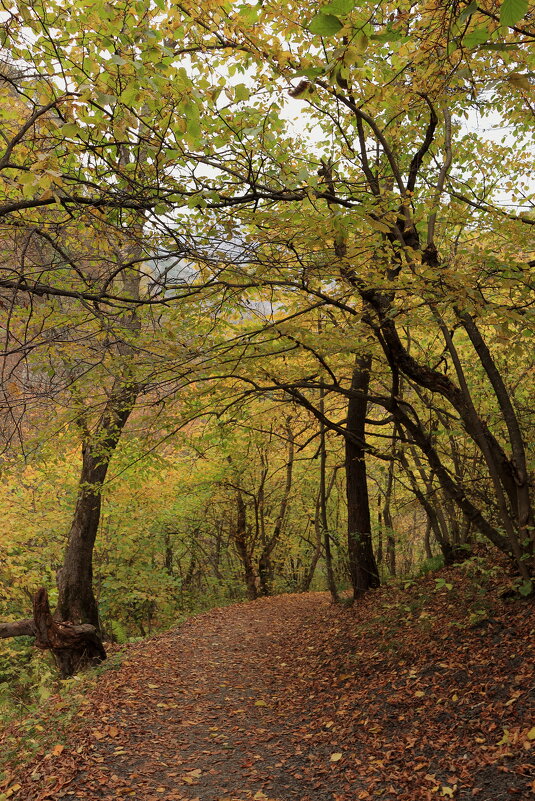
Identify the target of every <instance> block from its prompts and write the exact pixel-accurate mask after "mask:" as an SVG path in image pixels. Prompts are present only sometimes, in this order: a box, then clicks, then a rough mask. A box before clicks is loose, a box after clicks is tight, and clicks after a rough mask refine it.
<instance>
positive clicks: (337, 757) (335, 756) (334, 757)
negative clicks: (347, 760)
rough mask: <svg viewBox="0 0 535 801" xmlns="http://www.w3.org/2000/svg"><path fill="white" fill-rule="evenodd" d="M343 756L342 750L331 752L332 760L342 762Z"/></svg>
mask: <svg viewBox="0 0 535 801" xmlns="http://www.w3.org/2000/svg"><path fill="white" fill-rule="evenodd" d="M342 757H343V754H341V753H340V752H338V753H337V754H331V762H340V760H341V759H342Z"/></svg>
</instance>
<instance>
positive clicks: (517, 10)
mask: <svg viewBox="0 0 535 801" xmlns="http://www.w3.org/2000/svg"><path fill="white" fill-rule="evenodd" d="M528 5H529V0H503V3H502V7H501V8H500V22H501V24H502V25H508V26H511V25H516V23H517V22H519V21H520V20H521V19H522V17H525V16H526V14H527V13H528Z"/></svg>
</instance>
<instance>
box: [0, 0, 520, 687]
mask: <svg viewBox="0 0 535 801" xmlns="http://www.w3.org/2000/svg"><path fill="white" fill-rule="evenodd" d="M2 8H3V11H2V12H1V16H0V24H1V26H2V48H3V57H2V62H1V65H0V93H1V94H0V116H1V121H2V131H1V136H2V152H1V153H0V182H1V183H0V192H1V195H2V197H1V201H0V217H1V219H2V235H1V240H0V241H1V245H2V250H3V259H2V266H1V267H0V292H1V295H0V297H1V304H2V334H3V356H2V370H3V377H4V381H3V388H2V404H1V410H2V432H3V444H4V459H5V467H4V470H5V473H6V478H7V481H6V485H5V490H4V499H3V501H2V505H3V508H4V509H6V510H7V512H6V514H8V515H9V520H10V530H9V531H8V532H6V534H4V535H3V538H4V539H5V545H4V547H6V549H7V551H8V553H9V560H8V562H7V563H6V567H5V568H3V570H5V576H4V577H3V579H2V584H3V585H5V587H6V588H7V589H6V591H5V595H6V600H5V608H4V610H3V612H4V613H5V614H6V615H9V616H10V617H11V616H13V617H15V616H17V617H18V616H20V614H21V613H22V612H23V609H22V608H21V601H22V597H23V596H24V592H26V593H30V591H31V588H30V584H32V583H34V582H35V578H34V576H35V571H36V570H37V572H40V573H41V574H42V576H43V582H44V583H45V584H47V586H48V588H49V590H50V591H51V592H52V593H53V595H54V600H55V601H56V600H57V617H58V619H59V620H60V621H72V622H73V623H75V624H77V625H82V626H83V625H88V624H90V625H91V626H93V628H94V630H95V631H96V632H98V631H99V629H101V628H102V627H104V628H105V629H106V627H107V628H108V631H109V630H111V629H112V628H113V626H115V628H116V629H117V630H118V627H121V626H122V627H124V626H133V627H135V626H137V627H138V629H139V630H140V631H142V632H144V631H146V629H147V628H150V627H151V626H152V625H153V623H154V620H156V621H160V622H164V621H165V620H168V619H169V618H170V617H172V615H173V614H174V612H175V611H176V609H177V608H181V606H182V607H183V606H184V604H186V605H187V603H188V601H187V595H188V593H190V592H191V591H192V588H194V587H197V589H199V588H202V587H203V586H204V587H205V588H206V587H214V586H217V587H219V588H220V589H221V588H223V587H226V588H227V590H228V594H229V597H236V596H237V594H239V592H240V591H242V590H240V589H238V587H239V586H242V587H243V591H245V592H246V593H247V594H248V596H249V597H255V596H256V595H257V594H259V593H261V594H267V593H271V592H273V591H276V590H281V589H287V588H294V589H295V588H299V589H306V588H308V587H310V586H311V583H312V582H313V580H314V578H313V577H314V574H315V572H316V571H317V572H316V575H319V573H320V569H319V568H318V565H320V567H321V573H322V575H323V574H324V575H325V580H327V579H328V583H329V587H330V589H331V592H332V594H333V597H336V593H337V589H336V584H337V582H338V584H339V585H342V584H343V583H344V581H347V580H349V582H350V583H351V586H352V589H353V593H354V595H355V597H358V596H360V595H361V594H362V593H364V592H366V591H367V590H369V589H372V588H374V587H376V586H378V584H379V582H380V581H381V580H382V579H384V578H386V577H387V576H388V575H389V574H390V575H392V574H395V573H396V572H401V574H408V573H410V571H411V570H414V569H416V567H417V565H418V564H419V563H420V562H421V561H423V559H424V558H425V557H427V558H428V559H431V558H434V557H435V556H436V555H437V554H438V553H440V555H441V556H442V558H443V559H444V560H446V562H448V563H451V562H453V561H455V560H459V559H461V558H462V557H463V556H465V555H466V554H467V553H468V552H469V551H470V550H471V549H473V547H474V545H475V543H476V541H483V542H485V543H487V544H489V547H490V546H491V547H494V548H497V549H499V550H500V551H502V552H503V553H505V554H506V555H507V556H508V557H509V559H510V561H511V563H512V564H513V565H514V568H515V570H516V571H517V573H518V581H517V586H518V588H519V590H520V591H521V592H522V593H523V594H529V593H530V592H531V591H532V581H531V580H532V575H533V556H534V544H535V533H534V519H533V503H532V491H533V486H532V481H533V452H532V451H530V448H529V445H530V442H531V443H532V442H533V419H532V415H531V394H532V389H533V385H532V377H533V356H532V353H533V348H531V347H530V345H531V342H532V339H533V267H534V265H535V257H534V255H533V250H534V238H533V234H534V228H533V225H534V224H535V214H534V199H535V184H534V180H533V166H532V160H531V161H530V158H529V157H530V155H532V146H531V145H532V143H531V140H530V133H531V131H532V127H533V114H534V109H533V101H532V92H531V89H532V86H533V77H534V75H535V71H534V63H533V60H534V56H533V47H532V45H533V39H534V38H535V33H534V32H533V26H532V21H533V11H534V9H533V7H532V6H531V5H530V4H529V2H528V0H503V2H497V1H496V0H485V1H484V2H481V3H478V2H471V3H466V2H465V3H457V2H455V3H454V2H451V3H450V2H440V3H439V2H434V1H432V2H424V1H423V0H422V2H416V3H414V2H411V3H409V2H404V0H397V1H396V2H387V1H386V0H381V2H379V3H377V4H375V5H369V4H368V5H366V4H365V5H362V4H359V3H356V2H353V0H332V2H330V3H327V4H321V3H313V4H311V5H309V6H308V7H307V8H306V9H303V7H302V4H299V3H296V2H284V3H282V2H279V0H264V2H259V3H257V4H253V3H248V2H240V3H237V2H236V3H232V2H221V0H205V1H204V2H203V3H202V4H201V5H200V6H199V4H193V3H191V4H190V3H181V4H178V5H177V4H172V3H169V2H167V0H154V2H151V3H148V4H147V3H144V2H137V0H136V1H135V2H134V1H133V0H121V1H120V2H117V3H113V4H111V3H108V2H102V1H101V0H82V1H81V2H76V3H75V4H72V5H71V4H66V3H64V2H63V0H58V2H53V3H50V2H46V3H42V2H40V1H39V0H35V2H33V3H32V4H31V5H30V4H20V5H18V4H15V3H10V2H4V3H3V4H2ZM80 448H81V451H82V459H81V461H82V464H81V468H80V469H81V472H80V473H79V475H78V478H76V474H77V472H78V468H74V467H73V460H76V453H77V452H78V451H79V450H80ZM17 482H20V483H17ZM58 487H61V491H60V496H59V501H58V505H57V506H55V507H54V510H53V511H52V510H51V509H50V508H47V497H48V494H49V493H51V492H52V491H53V490H56V491H57V489H58ZM15 496H16V497H17V498H20V499H22V500H21V501H20V502H18V501H17V503H15V504H14V502H13V498H14V497H15ZM32 505H33V506H32ZM140 510H143V512H140ZM25 521H27V522H25ZM342 528H345V531H346V534H345V543H344V538H342V537H341V536H340V534H341V530H342ZM21 532H24V533H21ZM43 543H44V544H45V548H44V554H45V556H44V557H43V558H41V559H40V560H36V558H35V557H34V556H33V555H32V554H33V552H34V549H35V548H36V547H41V546H42V545H43ZM62 553H63V554H64V555H63V556H62ZM112 563H113V564H114V565H115V570H112V567H111V564H112ZM56 570H57V571H58V577H57V587H58V589H57V591H56V590H54V589H53V584H54V581H53V578H54V576H53V574H54V573H55V572H56ZM22 574H24V575H22ZM29 576H31V577H32V581H30V580H29ZM149 587H150V588H151V589H150V590H148V588H149ZM21 591H22V596H21ZM218 591H219V590H218ZM99 604H100V615H99V611H98V605H99ZM121 610H123V611H121ZM15 625H16V624H15V623H13V624H7V623H6V624H4V626H5V628H4V629H3V630H2V632H3V633H2V636H6V637H7V636H10V634H11V633H13V631H14V629H13V628H10V626H15ZM35 625H36V624H35V622H34V623H32V622H31V621H29V622H28V626H27V633H32V632H33V631H34V627H35ZM16 633H20V631H19V630H18V629H17V631H16ZM57 636H59V634H58V635H57ZM97 655H98V654H97ZM73 659H74V657H73ZM73 659H70V660H67V663H65V664H63V665H61V666H60V667H61V669H62V670H63V672H64V673H66V674H67V673H69V672H73V670H74V669H76V659H74V661H73Z"/></svg>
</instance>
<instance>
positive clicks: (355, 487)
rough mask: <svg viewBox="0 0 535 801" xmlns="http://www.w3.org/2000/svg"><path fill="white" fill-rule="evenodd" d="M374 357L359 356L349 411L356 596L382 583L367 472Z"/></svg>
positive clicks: (349, 508)
mask: <svg viewBox="0 0 535 801" xmlns="http://www.w3.org/2000/svg"><path fill="white" fill-rule="evenodd" d="M370 367H371V356H370V355H368V354H366V355H364V356H357V357H356V360H355V367H354V370H353V379H352V382H351V389H352V390H355V395H354V396H352V397H350V399H349V403H348V410H347V432H348V434H349V435H350V436H348V437H346V439H345V453H346V462H345V467H346V492H347V535H348V554H349V572H350V575H351V583H352V585H353V593H354V597H355V598H356V597H357V596H359V595H361V594H362V593H363V592H366V590H369V589H372V588H374V587H378V586H379V571H378V569H377V563H376V561H375V556H374V553H373V546H372V535H371V519H370V503H369V497H368V482H367V475H366V441H365V436H366V423H365V417H366V408H367V400H366V393H367V392H368V387H369V383H370Z"/></svg>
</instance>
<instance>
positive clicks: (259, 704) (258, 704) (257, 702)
mask: <svg viewBox="0 0 535 801" xmlns="http://www.w3.org/2000/svg"><path fill="white" fill-rule="evenodd" d="M254 705H255V706H267V704H266V702H265V701H255V702H254Z"/></svg>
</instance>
